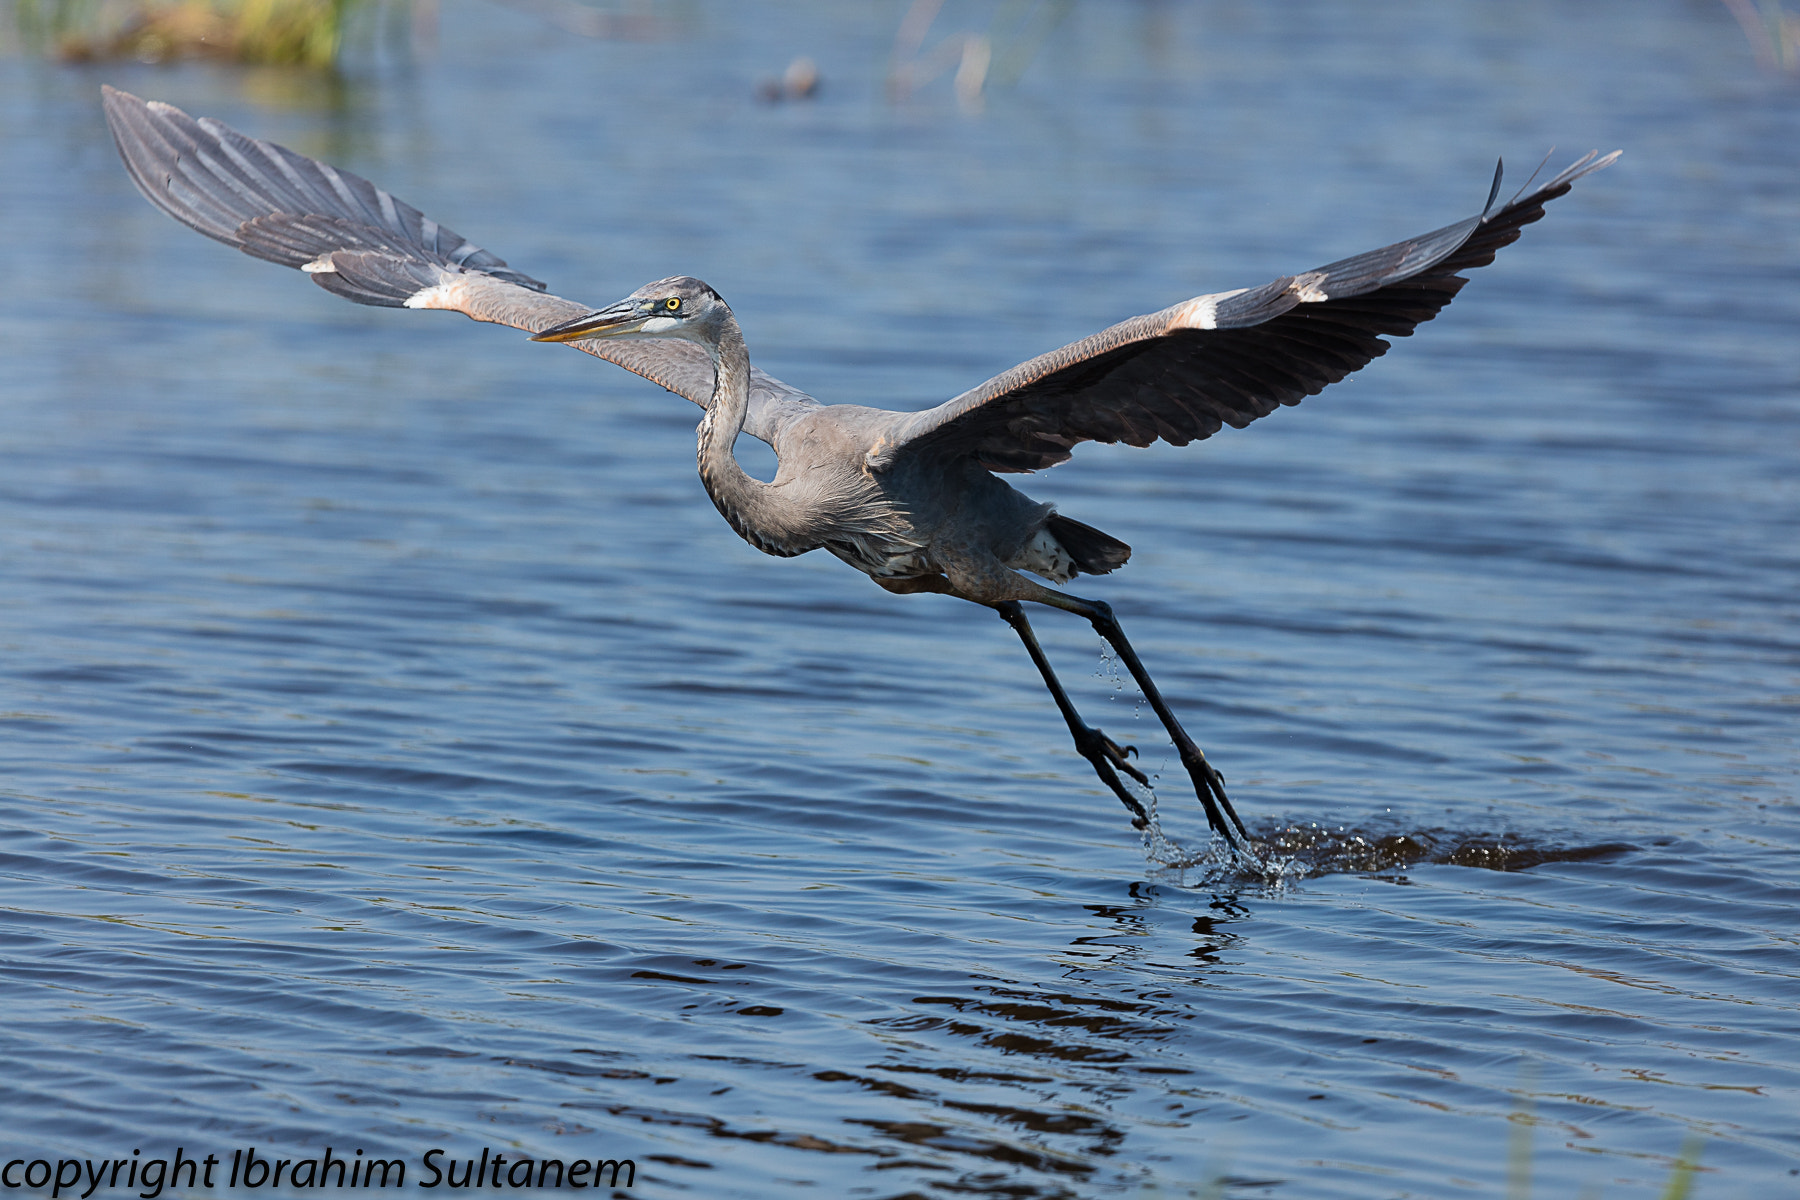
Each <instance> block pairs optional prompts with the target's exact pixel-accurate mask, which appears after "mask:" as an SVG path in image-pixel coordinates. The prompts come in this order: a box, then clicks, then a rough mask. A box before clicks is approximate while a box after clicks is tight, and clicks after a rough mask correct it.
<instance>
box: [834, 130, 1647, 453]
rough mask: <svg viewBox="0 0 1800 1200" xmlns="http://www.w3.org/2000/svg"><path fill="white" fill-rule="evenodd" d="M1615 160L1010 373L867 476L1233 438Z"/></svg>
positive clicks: (1420, 311) (1355, 357)
mask: <svg viewBox="0 0 1800 1200" xmlns="http://www.w3.org/2000/svg"><path fill="white" fill-rule="evenodd" d="M1618 156H1619V152H1618V151H1616V150H1615V151H1614V152H1613V153H1611V154H1608V155H1606V156H1605V157H1604V158H1601V157H1598V156H1597V155H1596V154H1589V155H1588V156H1587V157H1585V158H1583V159H1581V160H1580V161H1579V162H1577V163H1575V164H1574V165H1573V166H1571V167H1569V168H1568V169H1567V170H1565V171H1564V172H1562V174H1560V175H1558V176H1556V178H1554V179H1552V180H1550V181H1549V182H1548V183H1545V184H1544V185H1543V186H1541V187H1539V188H1538V189H1537V190H1536V191H1533V192H1532V193H1531V194H1530V195H1521V196H1519V197H1515V198H1514V199H1513V200H1512V201H1511V202H1510V203H1508V204H1505V205H1503V206H1502V207H1500V208H1498V209H1496V208H1495V207H1494V198H1495V196H1497V195H1498V194H1499V190H1500V175H1499V173H1498V172H1496V173H1495V175H1494V188H1493V191H1492V192H1490V193H1489V195H1488V203H1487V207H1486V208H1485V209H1484V210H1483V211H1482V213H1481V214H1480V215H1479V216H1474V217H1470V218H1468V219H1467V220H1464V221H1458V222H1457V223H1456V224H1454V225H1447V226H1445V227H1444V228H1442V229H1439V230H1436V231H1435V232H1432V233H1428V234H1425V235H1424V236H1423V237H1418V238H1414V239H1412V240H1411V241H1405V242H1398V243H1395V244H1394V245H1392V246H1384V247H1383V248H1381V249H1380V250H1371V251H1370V252H1368V253H1367V254H1359V255H1357V256H1356V257H1355V258H1346V259H1344V260H1342V261H1341V262H1334V263H1332V264H1330V265H1329V266H1324V267H1320V268H1319V269H1318V270H1316V271H1307V272H1306V273H1304V274H1301V275H1286V276H1283V277H1282V278H1280V279H1277V280H1275V281H1274V282H1273V283H1268V284H1265V285H1263V286H1262V287H1259V288H1248V289H1240V290H1239V291H1235V292H1216V293H1214V294H1212V295H1208V296H1198V297H1196V298H1194V299H1192V300H1188V301H1185V302H1183V303H1181V304H1177V305H1174V306H1173V307H1171V308H1165V309H1163V310H1162V311H1161V312H1157V313H1151V314H1149V315H1148V316H1142V317H1133V318H1131V319H1130V320H1128V321H1123V322H1121V323H1119V324H1117V325H1114V326H1113V327H1112V328H1111V329H1107V330H1103V331H1101V332H1100V333H1097V334H1094V335H1093V336H1092V337H1089V338H1084V339H1083V340H1081V341H1079V342H1074V343H1072V344H1070V345H1067V346H1064V347H1063V348H1062V349H1060V350H1054V351H1051V352H1050V353H1049V354H1045V355H1041V356H1040V357H1038V358H1034V359H1032V360H1030V361H1029V362H1025V363H1021V364H1020V365H1018V366H1016V367H1014V368H1013V369H1012V370H1010V371H1007V372H1006V373H1005V374H1003V375H998V376H996V377H995V378H993V379H990V380H988V382H986V383H984V384H982V385H981V386H980V387H978V388H975V389H974V390H973V391H969V392H965V393H963V394H962V395H961V396H958V397H957V398H956V399H954V400H951V401H949V402H948V403H945V404H941V405H939V406H938V407H936V408H931V409H926V410H925V411H923V412H919V413H915V414H912V415H911V416H909V417H906V418H904V419H902V420H901V421H899V422H896V424H895V426H894V428H893V430H892V431H891V433H890V435H889V438H888V440H887V441H886V442H884V443H883V444H882V445H880V446H878V447H877V448H876V449H875V450H874V451H871V453H870V454H869V457H868V465H869V466H870V468H871V469H874V470H883V469H886V468H887V467H889V466H891V465H892V464H893V463H894V462H895V461H896V460H897V459H898V458H899V457H901V456H902V455H904V454H913V453H920V454H937V455H942V456H946V457H968V458H973V459H975V460H976V461H978V462H980V463H981V464H982V465H983V466H985V467H987V468H988V469H989V470H994V471H1036V470H1041V469H1042V468H1044V467H1053V466H1055V465H1056V464H1057V463H1060V462H1064V461H1066V460H1067V459H1068V457H1069V454H1070V451H1071V449H1072V448H1073V447H1074V446H1075V445H1076V444H1077V443H1079V442H1085V441H1095V442H1125V443H1127V444H1128V445H1132V446H1148V445H1149V444H1150V443H1151V442H1154V441H1156V440H1157V439H1158V438H1160V439H1162V440H1163V441H1167V442H1172V443H1174V444H1175V445H1177V446H1185V445H1187V443H1189V442H1191V441H1196V440H1198V439H1200V438H1205V437H1211V436H1212V435H1213V434H1214V433H1217V432H1218V430H1219V427H1220V426H1221V425H1231V426H1233V427H1234V428H1238V429H1242V428H1243V427H1244V426H1246V425H1248V424H1249V423H1250V422H1252V421H1254V420H1256V419H1257V418H1258V417H1264V416H1267V415H1268V414H1269V413H1271V412H1274V411H1275V408H1276V406H1278V405H1282V404H1298V403H1300V401H1301V399H1302V398H1304V397H1306V396H1316V395H1318V394H1319V392H1321V391H1323V390H1324V388H1325V386H1326V385H1327V384H1331V383H1336V382H1337V381H1338V380H1340V379H1342V378H1344V376H1346V375H1348V374H1350V373H1351V372H1352V371H1356V370H1359V369H1361V368H1362V367H1364V366H1366V365H1367V364H1368V363H1369V362H1370V360H1372V359H1374V358H1377V357H1379V356H1380V355H1382V354H1385V353H1387V349H1388V343H1387V342H1385V341H1383V340H1382V339H1383V338H1386V337H1407V336H1409V335H1410V334H1411V333H1412V331H1413V329H1414V328H1415V327H1417V326H1418V325H1420V324H1421V323H1423V322H1425V321H1429V320H1431V318H1433V317H1435V316H1437V314H1438V311H1439V310H1440V309H1442V308H1443V307H1444V306H1445V305H1447V304H1449V303H1450V301H1451V299H1452V298H1453V297H1454V296H1455V295H1456V293H1457V292H1458V291H1459V290H1460V289H1461V288H1462V286H1463V284H1464V283H1466V282H1467V280H1465V279H1463V278H1462V276H1461V275H1460V274H1459V272H1462V271H1468V270H1471V269H1473V268H1475V267H1483V266H1486V265H1487V264H1488V263H1490V262H1493V261H1494V253H1495V252H1496V251H1497V250H1499V249H1500V247H1502V246H1505V245H1507V244H1508V243H1510V242H1512V241H1515V240H1516V239H1517V238H1518V236H1519V232H1520V230H1521V229H1522V228H1523V227H1524V226H1526V225H1529V224H1531V223H1532V222H1533V221H1536V220H1537V219H1539V218H1540V217H1542V216H1543V215H1544V205H1545V204H1547V203H1549V202H1550V201H1551V200H1554V199H1556V198H1557V197H1558V196H1561V195H1563V194H1564V193H1566V192H1567V191H1568V190H1569V188H1570V186H1571V185H1572V184H1573V183H1574V181H1575V180H1577V179H1579V178H1580V177H1581V176H1583V175H1586V174H1588V173H1589V172H1590V171H1598V170H1599V169H1600V168H1602V167H1605V166H1608V165H1609V164H1611V163H1612V161H1613V160H1614V159H1616V158H1618Z"/></svg>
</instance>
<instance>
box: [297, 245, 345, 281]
mask: <svg viewBox="0 0 1800 1200" xmlns="http://www.w3.org/2000/svg"><path fill="white" fill-rule="evenodd" d="M331 255H332V252H331V251H330V250H327V251H326V252H325V253H323V254H321V255H319V257H317V258H315V259H313V260H312V261H311V262H309V263H301V264H300V269H301V270H302V271H305V272H306V273H307V274H308V275H335V274H336V273H337V265H336V264H335V263H333V262H332V261H331Z"/></svg>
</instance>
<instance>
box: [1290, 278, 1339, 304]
mask: <svg viewBox="0 0 1800 1200" xmlns="http://www.w3.org/2000/svg"><path fill="white" fill-rule="evenodd" d="M1324 282H1325V272H1323V271H1308V272H1307V273H1306V274H1304V275H1296V276H1294V282H1293V283H1290V284H1289V285H1288V291H1290V292H1292V293H1293V294H1294V295H1295V296H1296V297H1298V298H1299V300H1300V303H1302V304H1317V303H1319V302H1320V301H1322V300H1329V299H1331V297H1330V296H1327V295H1326V294H1325V293H1324V292H1322V291H1320V290H1319V285H1320V284H1321V283H1324Z"/></svg>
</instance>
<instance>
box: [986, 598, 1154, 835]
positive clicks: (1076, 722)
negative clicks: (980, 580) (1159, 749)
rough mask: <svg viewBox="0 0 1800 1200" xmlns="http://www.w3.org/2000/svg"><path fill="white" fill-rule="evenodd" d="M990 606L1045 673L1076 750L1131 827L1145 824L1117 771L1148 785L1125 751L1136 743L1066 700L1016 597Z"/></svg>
mask: <svg viewBox="0 0 1800 1200" xmlns="http://www.w3.org/2000/svg"><path fill="white" fill-rule="evenodd" d="M993 608H994V611H995V612H997V613H999V614H1000V616H1001V619H1003V620H1004V621H1005V622H1006V623H1007V624H1008V625H1011V626H1012V627H1013V632H1015V633H1017V634H1018V635H1019V640H1020V641H1022V642H1024V643H1025V650H1026V652H1027V653H1029V654H1030V655H1031V661H1032V662H1034V663H1036V664H1037V669H1038V673H1039V674H1040V675H1042V676H1043V677H1044V685H1045V686H1046V687H1048V688H1049V689H1050V696H1051V698H1052V699H1053V700H1055V701H1056V707H1057V708H1058V709H1059V710H1060V711H1061V712H1062V715H1063V720H1065V721H1067V722H1068V723H1069V733H1070V734H1071V735H1073V736H1074V738H1075V752H1076V753H1077V754H1080V755H1081V757H1083V758H1085V759H1087V760H1088V762H1089V763H1091V764H1092V765H1093V768H1094V773H1095V774H1096V775H1098V776H1100V782H1102V783H1104V784H1105V785H1106V786H1107V787H1109V788H1111V789H1112V793H1113V795H1115V796H1117V797H1118V798H1119V801H1120V803H1122V804H1124V805H1125V807H1126V808H1128V809H1130V810H1131V814H1132V819H1131V824H1132V825H1133V827H1135V828H1138V829H1142V828H1144V827H1145V826H1146V825H1148V824H1149V823H1150V814H1149V813H1147V812H1145V811H1144V806H1143V805H1142V804H1140V803H1139V802H1138V798H1137V797H1136V796H1133V795H1132V794H1131V792H1130V790H1129V789H1127V788H1126V786H1125V784H1124V781H1123V780H1121V779H1120V778H1119V772H1120V771H1124V772H1125V773H1126V774H1127V775H1129V776H1131V777H1132V778H1133V779H1135V780H1137V781H1138V782H1139V783H1142V784H1146V785H1147V784H1148V783H1149V782H1150V781H1149V780H1148V779H1146V778H1145V776H1144V773H1143V772H1142V771H1140V770H1138V769H1137V768H1136V767H1134V766H1132V765H1131V763H1130V762H1129V761H1128V760H1127V756H1128V755H1131V754H1135V753H1137V749H1136V747H1133V746H1121V745H1119V744H1118V743H1117V742H1115V741H1113V740H1112V739H1111V738H1109V737H1107V736H1106V735H1105V734H1104V733H1102V732H1100V731H1099V730H1098V729H1095V728H1094V727H1093V726H1092V725H1089V724H1088V723H1087V722H1085V721H1083V720H1082V719H1081V714H1080V713H1078V712H1076V711H1075V705H1074V704H1073V703H1072V702H1071V701H1070V700H1069V693H1068V692H1066V691H1065V690H1063V685H1062V681H1061V680H1060V679H1058V678H1057V677H1056V672H1055V671H1054V670H1052V669H1051V667H1050V660H1049V659H1048V658H1047V657H1045V655H1044V648H1043V647H1042V646H1040V645H1038V640H1037V634H1036V633H1034V632H1032V629H1031V622H1030V621H1027V620H1026V619H1025V609H1024V607H1023V606H1022V605H1020V603H1019V602H1018V601H1017V600H1002V601H1000V602H999V603H997V604H995V605H993Z"/></svg>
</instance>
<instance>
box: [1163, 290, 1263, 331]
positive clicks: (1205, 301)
mask: <svg viewBox="0 0 1800 1200" xmlns="http://www.w3.org/2000/svg"><path fill="white" fill-rule="evenodd" d="M1249 290H1250V289H1249V288H1234V289H1233V290H1231V291H1229V292H1209V293H1207V294H1206V295H1204V296H1195V297H1194V298H1193V299H1192V300H1183V301H1182V302H1181V303H1180V304H1177V305H1175V306H1174V307H1172V308H1168V309H1164V310H1163V311H1165V312H1167V313H1168V314H1169V328H1170V329H1217V328H1218V327H1219V301H1221V300H1229V299H1231V298H1232V297H1233V296H1241V295H1243V294H1244V293H1245V292H1247V291H1249Z"/></svg>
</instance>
